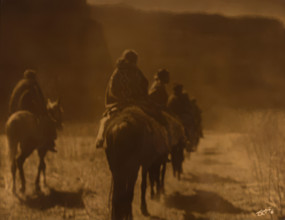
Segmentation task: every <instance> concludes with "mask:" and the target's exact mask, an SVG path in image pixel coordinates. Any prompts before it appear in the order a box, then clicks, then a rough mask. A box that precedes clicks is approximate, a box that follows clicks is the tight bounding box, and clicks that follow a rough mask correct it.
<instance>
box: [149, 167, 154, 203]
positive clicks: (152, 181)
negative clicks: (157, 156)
mask: <svg viewBox="0 0 285 220" xmlns="http://www.w3.org/2000/svg"><path fill="white" fill-rule="evenodd" d="M148 175H149V180H150V198H151V199H154V189H153V188H154V173H153V167H152V166H151V167H150V168H149V169H148Z"/></svg>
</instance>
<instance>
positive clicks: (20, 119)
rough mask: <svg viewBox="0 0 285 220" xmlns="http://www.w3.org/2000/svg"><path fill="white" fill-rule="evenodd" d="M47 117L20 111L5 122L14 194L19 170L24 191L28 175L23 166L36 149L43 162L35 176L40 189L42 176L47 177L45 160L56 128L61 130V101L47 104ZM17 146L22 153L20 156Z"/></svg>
mask: <svg viewBox="0 0 285 220" xmlns="http://www.w3.org/2000/svg"><path fill="white" fill-rule="evenodd" d="M47 112H48V115H47V116H43V117H42V118H38V117H37V116H36V115H34V114H32V113H31V112H29V111H25V110H20V111H16V112H15V113H13V114H12V115H11V116H10V117H9V119H8V121H7V123H6V135H7V140H8V145H9V151H10V161H11V172H12V177H13V192H14V193H15V192H16V170H17V168H18V169H19V172H20V178H21V184H22V186H21V192H25V184H26V181H25V176H24V170H23V164H24V162H25V160H26V158H27V157H28V156H30V155H31V153H32V152H33V151H34V150H37V151H38V155H39V158H40V163H39V167H38V174H37V177H36V182H35V187H36V190H37V191H39V190H40V185H39V181H40V174H41V172H43V175H44V182H45V183H46V177H45V168H46V165H45V161H44V157H45V155H46V153H47V151H48V149H49V148H50V147H53V146H54V145H55V139H56V137H57V134H56V129H57V128H62V118H61V116H62V108H61V106H60V102H59V100H58V101H56V102H50V101H48V104H47ZM18 145H19V147H20V153H19V155H18Z"/></svg>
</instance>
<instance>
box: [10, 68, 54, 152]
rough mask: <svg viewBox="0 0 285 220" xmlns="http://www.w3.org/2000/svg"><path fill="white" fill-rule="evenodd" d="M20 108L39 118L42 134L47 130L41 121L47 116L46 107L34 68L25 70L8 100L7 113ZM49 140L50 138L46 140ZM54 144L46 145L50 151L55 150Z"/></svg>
mask: <svg viewBox="0 0 285 220" xmlns="http://www.w3.org/2000/svg"><path fill="white" fill-rule="evenodd" d="M20 110H26V111H29V112H31V113H33V114H34V115H35V116H36V117H37V118H38V120H39V126H40V127H41V128H42V129H43V132H42V135H43V138H45V133H46V132H49V131H47V130H45V128H44V127H43V121H44V120H45V119H46V118H47V117H49V116H48V112H47V107H46V100H45V98H44V95H43V93H42V90H41V88H40V86H39V84H38V82H37V79H36V72H35V71H34V70H30V69H28V70H26V71H25V72H24V77H23V79H21V80H20V81H19V82H18V83H17V84H16V86H15V87H14V89H13V91H12V95H11V97H10V101H9V114H10V115H11V114H13V113H15V112H17V111H20ZM47 141H48V142H50V140H47ZM54 147H55V146H52V145H50V146H48V149H49V150H50V151H52V152H56V150H55V148H54Z"/></svg>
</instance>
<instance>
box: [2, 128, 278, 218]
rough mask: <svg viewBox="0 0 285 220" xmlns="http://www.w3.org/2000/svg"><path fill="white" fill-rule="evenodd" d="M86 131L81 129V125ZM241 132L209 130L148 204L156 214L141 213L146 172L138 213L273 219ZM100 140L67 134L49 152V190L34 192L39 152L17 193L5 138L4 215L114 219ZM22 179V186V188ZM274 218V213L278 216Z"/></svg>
mask: <svg viewBox="0 0 285 220" xmlns="http://www.w3.org/2000/svg"><path fill="white" fill-rule="evenodd" d="M78 129H80V128H78ZM240 136H241V134H225V133H212V132H206V135H205V138H204V140H202V142H201V145H200V146H199V149H198V151H197V152H196V153H194V154H192V155H190V156H189V155H188V156H187V155H186V160H185V162H184V173H183V176H182V179H181V181H178V180H177V179H175V178H174V177H173V176H172V171H171V167H170V164H168V167H167V174H166V194H165V195H164V196H163V197H162V198H161V199H160V201H157V200H154V201H152V200H150V198H149V194H150V193H149V191H148V195H147V202H148V207H149V211H150V213H151V216H150V217H144V216H142V215H141V213H140V180H141V178H140V176H139V178H138V181H137V184H136V189H135V198H134V202H133V212H134V217H135V219H158V220H162V219H167V220H171V219H173V220H174V219H175V220H189V219H193V220H194V219H199V220H202V219H217V220H218V219H221V220H223V219H224V220H226V219H227V220H228V219H237V220H246V219H270V216H264V217H257V216H256V214H255V212H257V211H258V210H260V209H263V208H264V207H258V205H257V204H258V203H257V202H256V201H257V200H258V198H256V197H255V194H254V193H253V192H252V188H251V185H252V181H253V180H252V177H251V173H250V170H249V169H248V164H249V163H248V160H249V159H248V157H247V155H246V153H245V151H244V150H243V148H242V147H241V146H238V142H237V140H238V138H240ZM94 141H95V140H94V138H93V137H92V136H89V135H84V134H82V135H80V136H75V135H73V134H72V132H71V133H64V132H63V133H62V134H61V135H60V137H59V140H58V141H57V148H58V151H59V152H58V153H57V154H51V153H49V154H48V156H47V158H46V162H47V183H48V186H42V189H43V190H42V191H43V193H42V194H40V195H36V194H35V193H34V180H35V175H36V170H37V163H38V158H37V155H36V154H33V155H32V156H31V157H30V158H29V159H28V160H27V161H26V163H25V175H26V179H27V192H26V194H25V195H21V194H20V193H19V192H18V193H17V194H18V196H14V195H13V194H12V193H11V178H10V173H9V167H8V161H7V160H6V159H7V150H6V143H5V139H4V137H3V136H2V137H1V139H0V144H1V151H0V152H1V173H0V198H1V199H0V219H66V218H69V219H95V220H96V219H98V220H99V219H100V220H102V219H109V218H110V211H109V210H110V205H109V198H110V194H109V193H110V183H111V176H110V171H109V168H108V164H107V161H106V158H105V153H104V150H96V149H95V147H94ZM19 183H20V182H19V179H17V184H18V187H19ZM272 217H274V216H272Z"/></svg>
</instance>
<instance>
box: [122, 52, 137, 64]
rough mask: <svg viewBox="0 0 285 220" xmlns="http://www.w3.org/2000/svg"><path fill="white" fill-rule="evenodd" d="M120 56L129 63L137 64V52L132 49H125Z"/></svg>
mask: <svg viewBox="0 0 285 220" xmlns="http://www.w3.org/2000/svg"><path fill="white" fill-rule="evenodd" d="M122 57H123V59H124V60H126V61H127V62H129V63H132V64H137V61H138V54H137V52H135V51H134V50H125V51H124V53H123V56H122Z"/></svg>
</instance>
